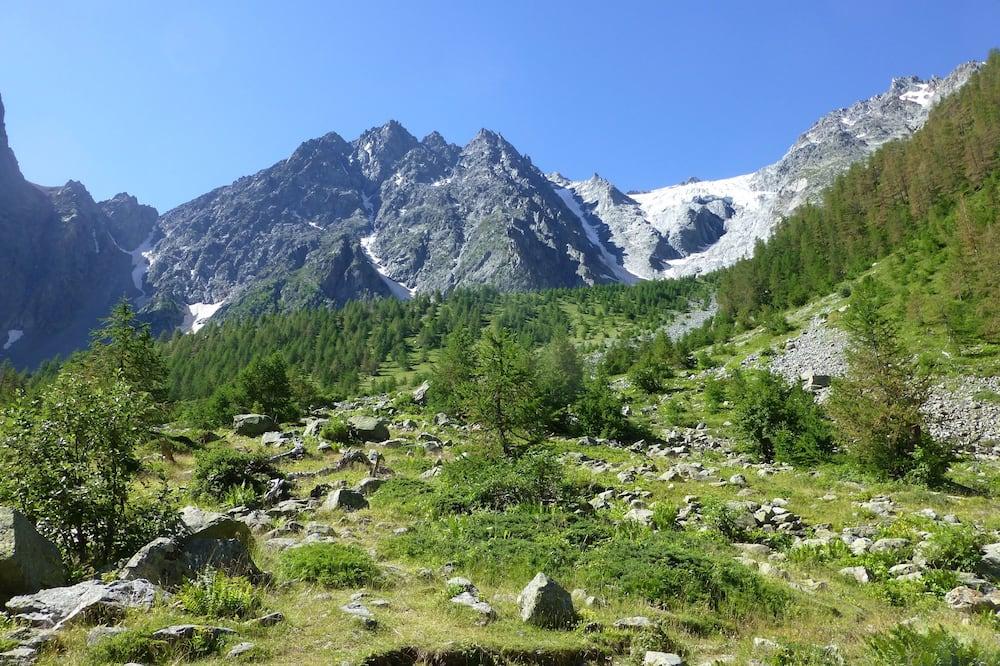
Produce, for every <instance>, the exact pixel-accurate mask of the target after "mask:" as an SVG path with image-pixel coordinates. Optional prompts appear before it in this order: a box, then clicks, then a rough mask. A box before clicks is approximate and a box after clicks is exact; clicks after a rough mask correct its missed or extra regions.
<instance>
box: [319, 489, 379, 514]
mask: <svg viewBox="0 0 1000 666" xmlns="http://www.w3.org/2000/svg"><path fill="white" fill-rule="evenodd" d="M323 508H324V509H343V510H344V511H357V510H358V509H367V508H368V500H366V499H365V496H364V495H362V494H361V493H359V492H357V491H354V490H348V489H347V488H340V489H338V490H334V491H333V492H332V493H330V495H329V496H328V497H327V498H326V502H324V503H323Z"/></svg>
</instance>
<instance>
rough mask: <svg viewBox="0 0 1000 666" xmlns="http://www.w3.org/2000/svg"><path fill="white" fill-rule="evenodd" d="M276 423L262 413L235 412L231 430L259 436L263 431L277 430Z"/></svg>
mask: <svg viewBox="0 0 1000 666" xmlns="http://www.w3.org/2000/svg"><path fill="white" fill-rule="evenodd" d="M277 429H278V425H277V424H276V423H275V422H274V419H272V418H271V417H270V416H265V415H264V414H237V415H236V416H234V417H233V432H235V433H236V434H237V435H244V436H246V437H260V436H261V435H263V434H264V433H265V432H271V431H272V430H277Z"/></svg>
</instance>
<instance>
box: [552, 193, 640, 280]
mask: <svg viewBox="0 0 1000 666" xmlns="http://www.w3.org/2000/svg"><path fill="white" fill-rule="evenodd" d="M553 189H554V190H555V193H556V194H557V195H558V196H559V198H560V199H562V201H563V203H564V204H566V207H567V208H569V210H570V212H571V213H573V215H575V216H576V219H577V220H579V221H580V226H581V227H582V228H583V233H584V234H586V236H587V240H589V241H590V243H591V245H593V246H594V247H595V248H596V249H597V250H598V252H600V253H601V259H603V260H604V264H605V265H606V266H607V267H608V268H609V269H610V270H611V272H612V275H610V276H608V277H611V278H615V279H617V280H620V281H621V282H624V283H625V284H635V283H636V282H638V281H639V278H638V277H637V276H635V275H633V274H632V273H630V272H628V271H627V270H625V267H624V266H622V265H621V264H619V263H618V259H617V258H616V257H615V256H614V255H613V254H611V253H610V252H608V248H607V247H605V246H604V243H602V242H601V237H600V235H599V234H598V233H597V228H596V227H594V225H593V224H592V223H591V221H590V218H588V217H587V215H586V214H585V213H584V212H583V208H581V207H580V202H579V201H577V200H576V197H574V196H573V193H572V192H571V191H570V190H568V189H566V188H564V187H556V188H553Z"/></svg>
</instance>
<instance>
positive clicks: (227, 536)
mask: <svg viewBox="0 0 1000 666" xmlns="http://www.w3.org/2000/svg"><path fill="white" fill-rule="evenodd" d="M181 525H182V529H181V531H180V533H179V534H177V535H175V536H172V537H160V538H158V539H154V540H153V541H151V542H149V543H148V544H146V545H145V546H143V547H142V548H141V549H140V550H139V552H137V553H136V554H135V555H133V556H132V558H131V559H129V561H128V562H127V563H126V564H125V566H124V568H122V570H121V571H120V572H119V574H118V577H119V578H120V579H121V580H137V579H146V580H150V581H152V582H154V583H156V584H157V585H162V586H165V587H170V586H174V585H180V584H181V583H183V582H184V581H185V580H187V579H188V578H191V577H193V576H197V575H198V574H199V573H201V572H203V571H205V570H206V569H216V570H218V571H222V572H225V573H226V574H228V575H230V576H246V577H248V578H250V579H259V578H260V577H261V576H263V573H262V572H261V570H260V569H259V568H258V567H257V565H256V564H254V561H253V558H252V557H251V556H250V550H249V548H248V547H249V546H250V545H251V544H252V537H251V534H250V528H249V527H248V526H247V524H246V523H244V522H242V521H239V520H236V519H235V518H233V517H232V516H227V515H223V514H221V513H214V512H211V511H203V510H201V509H199V508H197V507H193V506H188V507H185V508H184V509H183V510H182V511H181Z"/></svg>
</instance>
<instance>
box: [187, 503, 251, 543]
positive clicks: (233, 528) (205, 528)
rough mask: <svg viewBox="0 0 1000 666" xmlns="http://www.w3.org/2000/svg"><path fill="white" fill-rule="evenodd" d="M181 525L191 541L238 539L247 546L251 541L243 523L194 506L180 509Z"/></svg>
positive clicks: (248, 530)
mask: <svg viewBox="0 0 1000 666" xmlns="http://www.w3.org/2000/svg"><path fill="white" fill-rule="evenodd" d="M181 524H182V525H183V526H184V530H185V532H186V534H187V536H188V538H191V539H239V540H240V541H242V542H244V543H247V544H249V543H250V542H251V539H252V537H251V535H250V528H249V527H247V525H246V523H244V522H243V521H241V520H237V519H236V518H234V517H232V516H229V515H226V514H222V513H216V512H214V511H205V510H203V509H199V508H198V507H196V506H186V507H184V508H183V509H181Z"/></svg>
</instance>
